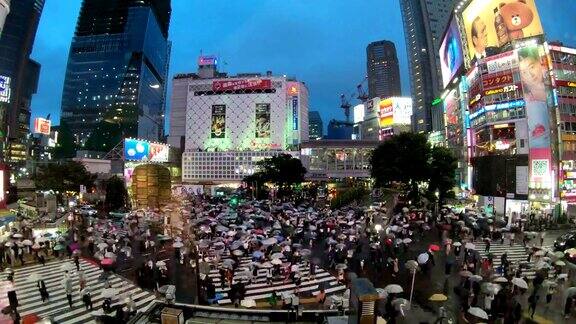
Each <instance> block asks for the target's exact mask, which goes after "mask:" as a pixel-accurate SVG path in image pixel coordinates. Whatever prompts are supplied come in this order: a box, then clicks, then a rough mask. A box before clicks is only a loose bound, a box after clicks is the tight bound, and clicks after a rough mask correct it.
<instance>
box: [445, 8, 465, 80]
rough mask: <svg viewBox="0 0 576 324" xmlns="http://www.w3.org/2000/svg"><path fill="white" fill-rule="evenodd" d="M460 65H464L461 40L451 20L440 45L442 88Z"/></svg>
mask: <svg viewBox="0 0 576 324" xmlns="http://www.w3.org/2000/svg"><path fill="white" fill-rule="evenodd" d="M462 64H464V51H463V49H462V38H461V37H460V31H459V30H458V24H456V20H454V19H452V22H450V26H449V27H448V30H447V31H446V35H445V36H444V39H443V40H442V44H441V45H440V65H441V70H442V82H443V84H444V87H446V86H447V85H448V83H450V80H452V78H454V76H455V75H456V73H457V72H458V70H459V69H460V67H461V66H462Z"/></svg>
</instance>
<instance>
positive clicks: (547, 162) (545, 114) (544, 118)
mask: <svg viewBox="0 0 576 324" xmlns="http://www.w3.org/2000/svg"><path fill="white" fill-rule="evenodd" d="M546 63H547V62H546V56H545V53H544V48H543V47H542V46H537V45H536V46H529V47H524V48H521V49H519V50H518V65H519V69H520V79H521V80H522V89H523V91H524V101H525V104H526V119H527V122H528V144H529V147H530V150H529V156H530V166H531V169H530V182H531V184H534V185H536V186H538V187H544V188H546V187H548V188H550V187H551V185H552V177H551V165H552V162H551V158H552V152H551V148H550V146H551V126H550V110H549V108H548V102H549V101H550V99H549V95H550V94H551V91H550V87H549V85H550V79H549V77H548V76H547V75H548V74H547V73H548V70H547V64H546ZM544 169H546V170H547V171H544Z"/></svg>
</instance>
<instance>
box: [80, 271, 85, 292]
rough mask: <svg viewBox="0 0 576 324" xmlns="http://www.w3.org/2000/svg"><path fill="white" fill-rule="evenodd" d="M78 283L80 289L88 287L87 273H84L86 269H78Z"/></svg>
mask: <svg viewBox="0 0 576 324" xmlns="http://www.w3.org/2000/svg"><path fill="white" fill-rule="evenodd" d="M78 284H79V285H80V290H83V289H84V288H85V287H86V274H84V270H80V271H78Z"/></svg>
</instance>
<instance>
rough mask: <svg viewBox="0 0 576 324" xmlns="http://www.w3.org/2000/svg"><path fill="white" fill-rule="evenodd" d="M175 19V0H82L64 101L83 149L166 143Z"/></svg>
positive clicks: (66, 114) (64, 110)
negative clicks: (127, 142) (126, 140)
mask: <svg viewBox="0 0 576 324" xmlns="http://www.w3.org/2000/svg"><path fill="white" fill-rule="evenodd" d="M170 16H171V3H170V0H122V1H118V0H83V2H82V6H81V8H80V15H79V17H78V22H77V25H76V31H75V34H74V38H73V39H72V44H71V46H70V53H69V57H68V67H67V70H66V79H65V82H64V91H63V94H62V122H63V124H64V125H66V126H67V127H69V128H70V130H71V131H72V133H73V134H74V137H75V139H76V141H77V143H78V144H81V145H82V146H84V147H85V148H87V149H91V150H100V151H106V150H109V149H112V147H111V146H113V145H115V144H116V143H118V142H120V141H121V139H122V137H139V138H144V139H148V140H152V141H158V140H160V139H161V138H162V137H163V134H164V110H165V98H166V83H167V76H168V65H169V59H170V55H169V54H170V43H169V41H168V30H169V25H170Z"/></svg>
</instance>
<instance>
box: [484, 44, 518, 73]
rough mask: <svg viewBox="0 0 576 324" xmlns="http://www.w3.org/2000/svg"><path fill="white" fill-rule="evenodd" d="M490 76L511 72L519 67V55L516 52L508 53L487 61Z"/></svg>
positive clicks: (492, 57)
mask: <svg viewBox="0 0 576 324" xmlns="http://www.w3.org/2000/svg"><path fill="white" fill-rule="evenodd" d="M485 62H486V69H487V70H488V74H494V73H497V72H502V71H511V70H512V69H516V68H517V67H518V55H517V53H516V50H514V51H508V52H505V53H501V54H498V55H494V56H491V57H489V58H487V59H486V60H485Z"/></svg>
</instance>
